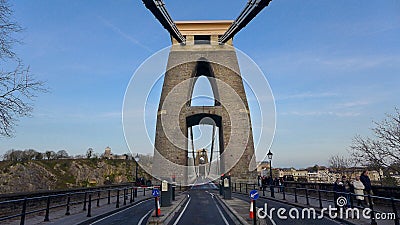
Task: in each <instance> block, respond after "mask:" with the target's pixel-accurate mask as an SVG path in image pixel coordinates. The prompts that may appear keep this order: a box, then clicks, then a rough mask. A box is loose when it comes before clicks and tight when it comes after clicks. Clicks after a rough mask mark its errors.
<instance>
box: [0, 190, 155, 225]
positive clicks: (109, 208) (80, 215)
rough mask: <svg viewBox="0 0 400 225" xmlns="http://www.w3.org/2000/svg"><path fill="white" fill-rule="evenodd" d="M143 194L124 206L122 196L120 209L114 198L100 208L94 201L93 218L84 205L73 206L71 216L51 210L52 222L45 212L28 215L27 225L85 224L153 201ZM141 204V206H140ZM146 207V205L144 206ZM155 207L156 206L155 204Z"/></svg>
mask: <svg viewBox="0 0 400 225" xmlns="http://www.w3.org/2000/svg"><path fill="white" fill-rule="evenodd" d="M142 193H143V192H140V191H139V192H138V196H137V197H135V201H134V202H132V203H130V199H127V200H126V204H125V205H124V199H123V197H122V196H121V197H120V199H119V204H120V207H119V208H116V203H117V199H116V198H112V200H111V202H110V204H108V202H107V201H108V200H107V199H102V200H100V204H99V206H97V204H96V203H97V202H96V200H93V201H92V210H91V217H87V214H88V211H87V210H85V211H84V210H83V205H82V204H77V205H71V207H70V215H68V216H67V215H65V212H66V210H65V207H59V208H54V209H50V214H49V215H50V218H49V219H50V221H47V222H44V212H40V213H37V214H33V215H28V216H27V218H26V220H25V224H26V225H31V224H32V225H33V224H35V225H36V224H46V225H48V224H62V225H76V224H80V223H84V222H85V221H88V220H91V219H93V218H96V217H97V216H105V215H109V214H111V213H115V212H117V211H121V210H124V209H126V208H130V207H134V206H136V205H137V204H138V205H137V206H142V203H141V202H142V201H146V200H148V199H149V198H151V199H152V196H151V192H150V191H146V196H143V194H142ZM139 203H140V204H139ZM143 205H146V204H143ZM153 207H154V204H153ZM1 224H2V225H3V224H4V225H18V224H20V219H19V218H16V219H15V220H8V221H2V222H1Z"/></svg>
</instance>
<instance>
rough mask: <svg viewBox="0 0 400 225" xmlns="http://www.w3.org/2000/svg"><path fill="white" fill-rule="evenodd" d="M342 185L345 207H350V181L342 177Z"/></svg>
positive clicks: (351, 187)
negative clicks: (345, 201)
mask: <svg viewBox="0 0 400 225" xmlns="http://www.w3.org/2000/svg"><path fill="white" fill-rule="evenodd" d="M342 183H343V188H342V189H343V192H345V193H346V194H344V197H345V198H346V200H347V205H346V206H347V207H350V202H351V199H350V193H351V192H352V189H353V186H352V185H351V183H350V181H348V180H347V177H346V176H342Z"/></svg>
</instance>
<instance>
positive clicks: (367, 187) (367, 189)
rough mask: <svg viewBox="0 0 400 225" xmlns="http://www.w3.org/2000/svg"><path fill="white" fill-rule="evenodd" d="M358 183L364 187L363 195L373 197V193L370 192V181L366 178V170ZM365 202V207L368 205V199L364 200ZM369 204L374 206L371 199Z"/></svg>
mask: <svg viewBox="0 0 400 225" xmlns="http://www.w3.org/2000/svg"><path fill="white" fill-rule="evenodd" d="M360 181H361V182H362V183H363V185H364V194H365V195H374V193H373V192H372V186H371V180H370V179H369V176H368V170H364V171H363V172H362V173H361V176H360ZM365 200H366V201H367V205H369V202H368V199H367V198H366V199H365ZM371 203H372V204H374V202H373V201H372V199H371Z"/></svg>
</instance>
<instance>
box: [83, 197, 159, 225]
mask: <svg viewBox="0 0 400 225" xmlns="http://www.w3.org/2000/svg"><path fill="white" fill-rule="evenodd" d="M150 200H151V199H149V200H145V201H142V202H139V203H136V204H134V205H132V206H129V207H128V208H126V209H124V210H121V211H118V212H116V213H113V214H111V215H109V216H106V217H104V218H101V219H99V220H97V221H94V222H93V223H91V224H90V225H93V224H96V223H98V222H100V221H103V220H105V219H108V218H110V217H112V216H115V215H117V214H118V213H122V212H124V211H126V210H128V209H130V208H132V207H135V206H138V205H140V204H142V203H144V202H147V201H150Z"/></svg>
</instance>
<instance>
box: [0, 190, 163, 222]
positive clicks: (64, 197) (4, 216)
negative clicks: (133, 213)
mask: <svg viewBox="0 0 400 225" xmlns="http://www.w3.org/2000/svg"><path fill="white" fill-rule="evenodd" d="M154 187H157V186H151V187H136V186H124V187H112V188H100V189H93V188H91V189H88V190H83V191H78V192H70V193H62V194H49V195H43V196H38V197H25V198H19V199H12V200H5V201H1V202H0V224H1V222H2V221H6V220H11V219H14V220H15V219H16V218H20V219H19V220H20V224H21V225H24V224H25V221H26V219H27V216H29V215H32V214H35V215H38V214H44V216H43V220H44V221H50V214H51V212H52V210H54V209H58V210H62V208H64V210H65V215H66V216H68V215H71V207H72V206H74V207H79V205H80V207H82V211H86V212H87V213H86V216H87V217H91V216H92V209H93V208H94V206H96V207H100V204H101V203H102V204H103V205H104V204H107V205H111V204H115V208H119V207H120V206H121V205H127V204H128V203H129V204H132V203H133V202H134V201H135V197H137V196H138V195H143V196H151V190H152V189H153V188H154ZM102 200H103V201H102Z"/></svg>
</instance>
